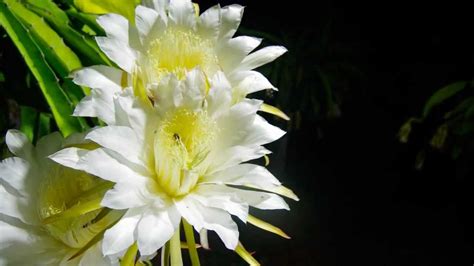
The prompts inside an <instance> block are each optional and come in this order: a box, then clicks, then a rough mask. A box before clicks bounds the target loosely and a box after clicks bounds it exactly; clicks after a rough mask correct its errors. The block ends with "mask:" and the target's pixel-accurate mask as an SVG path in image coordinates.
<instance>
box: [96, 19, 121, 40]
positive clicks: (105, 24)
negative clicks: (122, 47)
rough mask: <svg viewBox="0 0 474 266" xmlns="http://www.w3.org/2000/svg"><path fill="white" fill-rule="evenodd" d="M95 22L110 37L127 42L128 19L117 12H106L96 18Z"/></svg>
mask: <svg viewBox="0 0 474 266" xmlns="http://www.w3.org/2000/svg"><path fill="white" fill-rule="evenodd" d="M97 23H99V25H100V26H101V27H102V28H103V29H104V31H105V33H106V34H107V36H108V37H110V38H115V39H118V40H120V41H122V42H125V43H128V20H127V19H126V18H125V17H123V16H121V15H118V14H113V13H110V14H106V15H103V16H100V17H98V18H97Z"/></svg>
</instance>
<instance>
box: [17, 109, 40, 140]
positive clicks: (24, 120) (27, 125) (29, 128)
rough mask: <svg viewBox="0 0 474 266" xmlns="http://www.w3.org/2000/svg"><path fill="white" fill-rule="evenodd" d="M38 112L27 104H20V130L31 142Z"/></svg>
mask: <svg viewBox="0 0 474 266" xmlns="http://www.w3.org/2000/svg"><path fill="white" fill-rule="evenodd" d="M37 117H38V112H37V111H36V110H35V109H34V108H32V107H29V106H20V131H21V132H23V133H24V134H25V136H26V137H27V138H28V139H29V140H30V141H31V142H33V139H34V137H35V127H36V120H37Z"/></svg>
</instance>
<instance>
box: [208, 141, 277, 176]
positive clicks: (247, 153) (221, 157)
mask: <svg viewBox="0 0 474 266" xmlns="http://www.w3.org/2000/svg"><path fill="white" fill-rule="evenodd" d="M270 153H271V152H270V151H269V150H267V149H265V148H264V147H261V146H260V147H259V146H257V147H246V146H232V147H230V148H227V149H224V150H221V151H219V152H216V153H211V154H210V155H209V158H210V159H209V160H210V161H211V162H210V166H209V172H208V174H212V173H215V172H218V171H221V170H223V169H226V168H229V167H232V166H235V165H238V164H240V163H242V162H246V161H250V160H254V159H258V158H260V157H262V156H264V155H266V154H270Z"/></svg>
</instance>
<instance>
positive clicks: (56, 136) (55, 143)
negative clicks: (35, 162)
mask: <svg viewBox="0 0 474 266" xmlns="http://www.w3.org/2000/svg"><path fill="white" fill-rule="evenodd" d="M62 144H63V137H62V136H61V133H59V132H54V133H51V134H49V135H46V136H44V137H42V138H41V139H40V140H38V142H37V143H36V155H37V156H38V157H39V159H43V158H46V157H48V156H49V155H51V154H53V153H55V152H57V151H58V150H60V149H61V146H62Z"/></svg>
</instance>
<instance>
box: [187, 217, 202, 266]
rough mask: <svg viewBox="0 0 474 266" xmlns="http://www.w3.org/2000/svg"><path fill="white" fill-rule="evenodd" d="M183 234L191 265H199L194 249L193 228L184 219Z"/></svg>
mask: <svg viewBox="0 0 474 266" xmlns="http://www.w3.org/2000/svg"><path fill="white" fill-rule="evenodd" d="M183 228H184V234H185V235H186V242H187V243H188V249H189V257H190V259H191V264H192V265H193V266H200V265H201V263H200V262H199V255H198V252H197V249H196V241H195V240H194V230H193V227H192V225H190V224H189V223H188V222H187V221H186V220H185V219H183Z"/></svg>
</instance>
